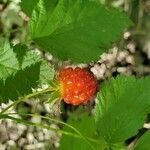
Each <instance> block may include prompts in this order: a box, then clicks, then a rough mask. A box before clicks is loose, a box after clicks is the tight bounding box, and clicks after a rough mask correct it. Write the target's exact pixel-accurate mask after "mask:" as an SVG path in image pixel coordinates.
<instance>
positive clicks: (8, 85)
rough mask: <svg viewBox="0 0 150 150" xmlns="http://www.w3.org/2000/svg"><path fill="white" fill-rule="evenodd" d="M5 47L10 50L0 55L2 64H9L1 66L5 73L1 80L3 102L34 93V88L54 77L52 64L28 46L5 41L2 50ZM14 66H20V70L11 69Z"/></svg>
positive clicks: (0, 90)
mask: <svg viewBox="0 0 150 150" xmlns="http://www.w3.org/2000/svg"><path fill="white" fill-rule="evenodd" d="M1 47H2V46H1ZM3 49H4V50H5V51H6V52H7V51H8V52H7V53H6V52H5V51H4V52H3V53H1V57H0V62H1V64H7V67H6V65H5V66H4V67H3V66H1V68H2V67H3V68H2V69H1V70H0V72H2V73H1V74H2V75H3V76H2V77H3V78H2V79H1V80H0V100H1V102H6V101H7V100H8V99H11V100H16V99H18V97H20V96H24V95H26V94H29V93H32V88H37V87H38V86H40V85H41V84H43V83H48V82H49V81H50V80H52V79H53V77H54V70H53V68H52V66H50V65H48V63H47V62H46V61H44V60H43V59H42V58H41V57H40V56H39V55H37V54H36V53H35V52H34V51H31V50H28V48H27V47H26V46H24V45H21V44H19V45H16V46H14V47H10V45H9V44H8V42H4V46H3V47H2V49H1V50H3ZM9 51H10V52H9ZM5 53H6V54H5ZM8 54H9V55H8ZM6 56H7V57H6ZM8 56H9V57H8ZM8 58H9V59H8ZM14 64H15V65H14ZM13 66H18V68H17V69H18V70H17V71H16V70H15V71H14V70H13V69H12V71H10V70H9V69H11V68H12V67H13ZM4 70H6V71H5V72H6V73H5V72H4ZM13 71H14V72H13ZM4 79H5V80H4Z"/></svg>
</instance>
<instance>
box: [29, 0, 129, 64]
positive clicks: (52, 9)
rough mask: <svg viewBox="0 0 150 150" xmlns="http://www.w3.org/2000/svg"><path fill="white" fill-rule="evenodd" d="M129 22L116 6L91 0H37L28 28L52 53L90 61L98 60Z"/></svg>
mask: <svg viewBox="0 0 150 150" xmlns="http://www.w3.org/2000/svg"><path fill="white" fill-rule="evenodd" d="M130 24H131V21H130V20H129V19H128V17H127V16H126V15H125V14H123V13H122V12H120V11H119V10H116V9H114V8H111V9H108V8H105V6H103V5H100V4H99V3H96V2H92V1H90V0H75V1H73V0H53V1H50V0H40V1H39V3H38V4H37V6H36V7H35V8H34V10H33V13H32V18H31V22H30V30H31V36H32V39H33V40H34V41H35V42H36V43H37V44H38V45H39V46H41V47H42V48H43V49H44V50H45V51H49V52H50V53H52V54H53V55H54V56H55V57H57V58H59V59H62V60H68V59H70V60H72V61H74V62H89V61H92V60H97V59H98V58H99V55H100V54H102V53H103V52H104V51H106V49H107V48H108V47H109V46H110V45H111V43H112V42H114V41H116V40H117V39H118V38H119V37H120V35H121V33H122V32H123V30H124V29H125V28H126V27H127V26H128V25H130ZM83 56H84V57H83Z"/></svg>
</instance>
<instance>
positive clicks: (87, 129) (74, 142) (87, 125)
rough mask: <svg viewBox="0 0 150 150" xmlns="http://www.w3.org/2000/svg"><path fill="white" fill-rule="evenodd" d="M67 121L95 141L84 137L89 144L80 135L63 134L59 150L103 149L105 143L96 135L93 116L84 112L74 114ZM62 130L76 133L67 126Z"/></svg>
mask: <svg viewBox="0 0 150 150" xmlns="http://www.w3.org/2000/svg"><path fill="white" fill-rule="evenodd" d="M67 123H68V124H69V125H71V126H73V127H75V128H76V129H77V130H78V131H80V133H81V134H82V135H83V136H84V137H85V138H91V139H93V140H95V141H90V140H89V139H86V140H88V142H90V144H89V143H87V141H86V140H84V139H83V138H81V137H80V138H77V137H72V136H68V135H63V136H62V138H61V141H60V147H59V150H69V149H71V150H77V149H78V150H92V148H93V149H94V150H100V149H101V150H103V149H104V147H105V143H104V142H103V141H101V140H100V139H99V138H98V137H97V135H96V130H95V121H94V117H93V116H90V115H87V114H86V113H83V114H80V116H79V117H77V115H74V116H72V117H70V118H69V120H68V121H67ZM64 131H66V132H71V133H72V134H77V133H75V132H74V131H73V130H72V129H71V128H69V127H64ZM91 145H92V147H91Z"/></svg>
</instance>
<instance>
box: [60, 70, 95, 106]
mask: <svg viewBox="0 0 150 150" xmlns="http://www.w3.org/2000/svg"><path fill="white" fill-rule="evenodd" d="M58 81H59V85H60V95H61V98H62V99H64V101H65V102H66V103H68V104H72V105H80V104H83V103H86V102H88V101H89V100H91V98H92V97H93V96H94V95H95V94H96V90H97V82H96V79H95V78H94V76H93V74H92V73H91V72H89V71H87V70H86V69H82V68H79V67H76V68H75V69H73V68H71V67H69V68H65V69H62V70H61V71H60V72H59V75H58Z"/></svg>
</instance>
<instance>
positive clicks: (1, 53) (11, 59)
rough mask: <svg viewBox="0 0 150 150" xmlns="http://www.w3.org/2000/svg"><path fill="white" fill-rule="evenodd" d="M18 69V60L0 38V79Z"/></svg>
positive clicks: (5, 77)
mask: <svg viewBox="0 0 150 150" xmlns="http://www.w3.org/2000/svg"><path fill="white" fill-rule="evenodd" d="M18 70H19V64H18V60H17V58H16V55H15V53H14V52H13V49H12V48H11V47H10V44H9V43H8V41H6V40H0V80H4V81H5V80H6V79H7V77H9V76H10V75H13V74H14V73H16V72H17V71H18Z"/></svg>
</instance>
